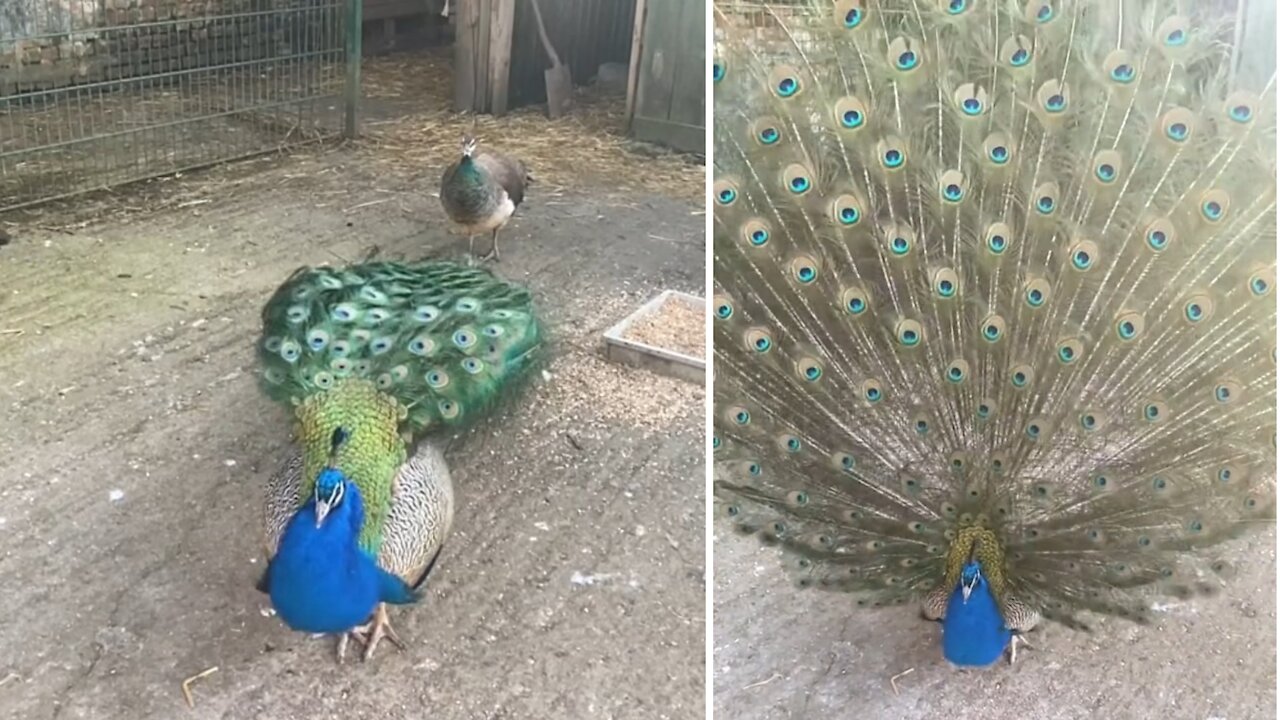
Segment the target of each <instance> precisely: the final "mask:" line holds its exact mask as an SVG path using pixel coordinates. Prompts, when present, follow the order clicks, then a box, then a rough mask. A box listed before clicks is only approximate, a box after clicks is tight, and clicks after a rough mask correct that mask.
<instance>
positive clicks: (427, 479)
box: [258, 262, 542, 660]
mask: <svg viewBox="0 0 1280 720" xmlns="http://www.w3.org/2000/svg"><path fill="white" fill-rule="evenodd" d="M541 343H542V330H541V328H540V325H539V323H538V320H537V317H536V315H535V312H534V308H533V305H532V302H531V299H530V296H529V293H528V291H527V290H525V289H523V288H520V287H517V286H515V285H511V284H509V283H507V282H504V281H502V280H500V279H498V278H496V277H494V276H493V275H492V274H490V273H489V272H487V271H485V270H483V269H480V268H470V267H465V266H461V265H457V264H454V263H447V262H420V263H416V264H403V263H392V262H375V263H366V264H362V265H354V266H350V267H345V268H304V269H302V270H299V271H298V272H296V273H295V274H294V275H293V276H292V277H290V278H289V280H288V281H286V282H285V283H284V284H283V285H282V286H281V287H280V288H279V289H278V290H277V291H276V293H275V295H274V296H273V297H272V298H271V300H270V301H269V302H268V303H267V305H266V307H265V309H264V310H263V333H262V341H261V342H260V344H259V360H260V363H261V366H262V387H263V389H264V391H265V392H266V394H267V395H268V396H270V397H271V398H272V399H274V400H276V401H278V402H280V403H283V404H286V405H288V406H290V407H292V408H293V409H294V414H295V415H296V418H297V430H296V433H297V439H298V442H299V445H300V447H299V448H298V449H297V450H296V451H295V452H294V453H293V454H292V455H291V457H290V458H289V459H288V460H287V462H286V463H285V464H284V465H283V466H282V467H281V469H280V471H279V472H278V473H276V474H275V475H274V476H272V478H271V479H270V481H269V482H268V486H267V493H266V506H265V521H266V547H267V555H268V557H270V558H271V560H270V562H269V564H268V567H267V570H266V571H265V573H264V574H263V577H262V579H261V581H260V583H259V585H258V587H259V589H260V590H262V591H264V592H267V593H269V594H270V596H271V598H272V603H273V605H274V606H275V608H276V610H277V612H278V614H279V615H280V617H281V618H282V619H283V620H284V621H285V623H286V624H287V625H289V626H290V627H292V628H294V629H296V630H301V631H305V632H313V633H332V634H338V635H339V636H340V638H339V644H338V658H339V660H341V659H342V658H343V657H344V656H345V653H346V647H347V642H348V638H349V637H356V638H357V640H359V641H361V642H362V643H363V644H364V646H365V658H366V659H368V658H369V657H371V656H372V654H373V651H374V649H375V648H376V647H377V645H378V642H379V641H380V640H381V639H382V638H383V637H387V638H388V639H390V640H391V641H392V642H394V643H395V644H397V645H400V641H399V639H398V638H397V637H396V635H395V633H394V631H393V630H392V629H391V625H390V622H389V620H388V617H387V611H386V605H385V603H393V604H404V603H410V602H413V601H414V600H415V599H416V596H417V595H416V591H417V590H418V589H419V588H420V587H421V585H422V583H423V582H425V580H426V578H427V575H428V574H429V573H430V571H431V569H432V567H433V566H434V564H435V561H436V558H437V556H438V555H439V552H440V549H441V546H442V545H443V543H444V541H445V538H446V537H447V535H448V533H449V529H450V525H451V523H452V520H453V506H454V498H453V487H452V484H451V482H450V478H449V470H448V466H447V465H446V464H445V461H444V457H443V455H442V453H441V451H440V449H439V448H438V447H437V445H436V444H435V443H434V442H432V439H431V436H433V435H438V434H440V433H441V432H444V431H451V430H456V429H459V428H462V427H464V426H465V425H466V424H467V423H469V422H471V421H474V420H475V419H477V418H478V417H481V416H483V415H484V413H485V412H486V411H487V410H489V409H490V408H492V407H493V406H494V404H495V402H496V401H498V400H499V399H500V398H502V397H504V396H508V395H510V394H511V393H512V391H514V390H515V389H516V388H517V387H518V385H519V384H520V381H521V380H522V379H524V378H526V377H527V376H528V374H529V373H528V371H529V369H530V368H531V366H532V363H533V362H534V360H535V358H536V356H537V351H538V350H539V348H540V347H541ZM424 438H425V439H424ZM414 441H420V442H418V444H417V446H416V447H415V448H412V449H411V443H413V442H414ZM366 620H367V621H368V622H365V621H366Z"/></svg>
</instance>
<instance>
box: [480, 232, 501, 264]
mask: <svg viewBox="0 0 1280 720" xmlns="http://www.w3.org/2000/svg"><path fill="white" fill-rule="evenodd" d="M500 229H501V228H494V229H493V248H492V249H490V250H489V253H488V254H487V255H485V256H484V257H482V258H480V262H484V261H486V260H488V259H489V258H493V260H494V262H502V255H501V254H500V253H499V252H498V230H500Z"/></svg>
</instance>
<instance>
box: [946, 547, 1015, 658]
mask: <svg viewBox="0 0 1280 720" xmlns="http://www.w3.org/2000/svg"><path fill="white" fill-rule="evenodd" d="M974 567H975V570H976V564H975V566H974ZM964 585H965V581H964V580H961V581H960V583H958V584H957V585H956V587H955V589H954V590H953V591H952V592H951V598H950V599H949V600H948V602H947V615H946V618H945V619H944V620H943V621H942V654H943V656H944V657H946V658H947V660H949V661H951V662H953V663H955V664H956V665H962V666H969V667H986V666H988V665H991V664H992V663H994V662H996V661H997V660H999V659H1000V656H1001V655H1003V654H1004V651H1005V648H1007V647H1008V646H1009V641H1010V639H1011V638H1012V637H1013V633H1011V632H1010V631H1009V628H1008V627H1006V626H1005V621H1004V617H1003V616H1002V615H1001V614H1000V605H999V603H997V602H996V598H995V595H994V594H992V592H991V586H990V584H988V583H987V580H986V578H985V577H983V576H982V575H981V574H980V573H979V574H977V577H976V582H975V583H974V586H973V590H972V591H971V592H970V593H969V596H968V597H967V598H966V597H965V594H964Z"/></svg>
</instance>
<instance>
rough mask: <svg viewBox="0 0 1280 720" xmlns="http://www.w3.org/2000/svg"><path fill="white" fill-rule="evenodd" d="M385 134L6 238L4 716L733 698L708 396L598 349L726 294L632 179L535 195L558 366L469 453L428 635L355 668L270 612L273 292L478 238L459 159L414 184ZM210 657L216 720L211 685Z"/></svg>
mask: <svg viewBox="0 0 1280 720" xmlns="http://www.w3.org/2000/svg"><path fill="white" fill-rule="evenodd" d="M376 152H377V150H376V148H375V150H374V151H370V150H369V149H368V148H361V147H356V148H344V149H338V150H330V151H326V152H323V153H316V152H314V151H311V152H309V153H304V154H300V155H298V156H294V157H291V158H269V159H266V160H263V161H259V162H256V163H251V164H250V165H248V166H240V168H239V169H238V170H234V171H226V172H215V173H212V174H209V175H207V176H205V175H202V176H199V177H197V178H191V179H188V180H183V181H169V182H168V183H167V185H166V183H160V184H157V185H156V186H155V187H153V188H151V189H150V190H148V191H147V192H151V193H153V194H155V195H156V196H157V197H158V196H160V195H164V193H165V192H169V191H168V190H163V189H162V188H161V186H162V185H163V186H166V187H168V188H169V189H170V190H173V189H174V188H179V189H180V190H181V192H180V193H178V194H177V196H176V197H170V199H169V200H168V201H165V202H163V203H161V204H163V205H164V206H165V207H166V208H167V209H164V210H159V211H156V210H146V211H138V212H126V213H121V210H122V208H126V207H130V206H133V205H145V204H146V203H147V202H151V201H153V200H155V198H154V197H153V198H152V199H151V200H145V199H138V198H136V197H134V196H133V195H131V194H129V193H122V194H121V195H119V196H118V197H117V198H106V199H105V200H104V199H102V198H99V199H96V200H92V201H91V200H89V199H84V200H82V201H80V202H79V203H78V204H77V205H75V206H62V207H54V208H46V209H44V210H43V211H42V213H41V215H40V216H39V217H38V218H35V220H34V221H26V220H23V221H20V222H19V221H18V219H14V220H13V221H12V222H16V223H17V224H16V225H8V226H6V227H7V228H8V229H9V230H10V231H12V232H13V233H14V235H15V237H16V239H15V240H14V241H13V243H12V244H10V245H8V246H5V247H0V278H3V279H2V280H0V282H2V283H3V286H2V289H0V363H3V368H4V369H3V370H0V407H3V408H4V409H5V412H6V422H5V423H4V430H5V432H3V433H0V477H3V478H4V482H3V483H2V484H0V548H2V550H0V578H3V582H2V583H0V606H3V607H5V608H6V618H5V622H4V623H0V647H3V648H5V653H3V654H2V655H0V717H3V718H23V719H24V720H44V719H52V718H174V717H192V718H235V719H237V720H243V719H246V718H273V719H283V718H335V719H338V718H340V719H341V720H357V719H359V718H369V719H376V720H391V719H394V718H411V717H412V718H418V717H426V716H429V717H436V718H539V717H542V718H551V717H564V718H586V717H591V718H701V717H702V716H703V702H704V700H703V697H704V696H703V693H704V672H703V661H704V632H705V627H704V622H703V618H704V600H703V598H704V592H705V584H706V581H705V578H704V570H705V568H704V562H703V560H704V535H703V520H704V504H703V497H704V493H703V483H704V479H703V478H704V470H703V467H704V465H703V450H704V446H703V442H702V440H701V437H702V433H701V427H702V422H703V412H702V406H703V400H704V394H703V390H702V388H701V387H694V386H692V385H689V384H685V383H681V382H678V381H675V380H667V379H663V378H659V377H656V376H652V375H648V374H647V373H644V372H641V371H638V370H621V369H618V368H616V367H614V366H612V365H609V364H607V363H605V362H604V361H603V360H601V359H600V357H599V343H600V335H601V333H602V332H603V331H604V330H605V329H606V328H607V327H608V326H610V325H612V324H613V323H615V322H616V321H618V320H619V319H621V318H622V317H624V316H625V315H626V314H627V313H629V312H630V311H631V310H632V309H634V308H635V307H638V306H639V305H640V304H642V303H643V302H644V301H645V300H647V299H648V298H650V297H652V296H653V295H654V294H656V293H657V292H659V291H661V290H663V289H666V288H676V289H680V290H684V291H688V292H694V293H698V294H701V288H702V285H703V270H702V268H703V256H704V244H703V231H702V228H703V222H704V216H703V215H702V214H701V213H700V211H699V210H698V209H697V208H695V207H691V206H689V205H688V204H687V203H685V202H682V201H676V200H671V199H667V198H665V197H662V196H658V195H639V194H635V193H631V194H629V195H627V196H626V197H625V198H624V199H616V196H617V195H618V194H616V193H614V194H610V193H608V192H607V190H608V189H609V187H608V183H607V179H600V178H595V179H592V178H584V183H583V187H591V184H592V183H596V185H597V186H598V187H599V191H598V192H594V191H590V190H582V189H577V190H575V189H572V188H564V187H548V186H546V185H544V186H542V187H535V189H534V191H533V192H532V193H531V195H530V196H529V197H528V200H527V204H526V205H525V206H524V207H522V208H521V211H520V213H519V215H518V217H517V220H516V221H515V222H514V223H513V225H512V226H510V227H509V228H508V230H507V231H506V232H505V233H504V241H503V246H502V262H501V263H500V264H498V265H497V266H496V267H497V272H499V274H501V275H503V276H504V277H507V278H509V279H512V280H515V281H518V282H522V283H526V284H528V285H529V286H531V288H532V290H533V292H534V295H535V297H536V298H537V301H538V302H539V303H540V305H541V307H542V308H543V310H544V312H545V316H546V318H547V320H548V323H549V325H550V327H551V329H552V333H553V337H554V343H553V347H552V348H551V352H552V354H553V355H554V357H555V360H554V362H553V363H552V365H551V367H550V373H551V374H550V377H549V379H542V380H539V381H538V382H537V383H535V386H534V387H533V388H532V389H531V390H530V392H529V394H528V395H527V396H526V397H525V398H524V399H523V400H522V402H521V403H519V405H518V406H516V407H515V408H513V409H512V410H511V411H510V412H509V414H507V415H505V416H503V417H498V418H494V419H493V420H492V421H491V422H489V423H487V424H485V425H482V426H481V427H479V428H477V429H476V430H474V431H473V432H471V433H469V434H467V435H466V436H464V437H462V438H460V439H458V440H457V441H456V442H454V443H453V444H452V446H451V447H450V448H449V450H448V452H447V456H448V457H449V459H450V463H451V466H452V468H453V472H454V482H455V485H456V487H457V488H458V491H459V497H460V507H459V510H458V515H457V517H456V519H455V522H454V528H455V531H454V535H453V536H452V538H451V539H450V541H449V542H448V543H447V544H446V546H445V550H444V555H443V556H442V558H441V560H440V563H439V565H438V566H437V568H436V571H435V574H434V575H433V578H432V583H431V585H430V586H429V592H428V597H427V598H426V599H425V601H424V602H422V603H421V604H420V605H419V606H417V607H413V608H409V609H397V610H395V611H393V612H394V616H393V619H394V620H395V622H396V623H397V628H398V630H399V632H400V633H401V635H402V636H403V637H404V638H405V639H406V641H407V642H408V643H409V648H408V650H407V651H406V652H403V653H402V652H397V651H396V650H395V649H394V648H392V647H389V646H388V647H386V648H385V649H380V651H379V656H378V657H376V658H375V659H374V662H373V663H372V664H369V665H361V664H359V663H356V664H349V665H347V666H345V667H339V666H337V665H336V664H335V663H334V660H333V656H332V652H333V645H332V643H331V641H329V640H312V639H309V638H307V637H305V636H302V635H299V634H295V633H291V632H289V631H288V630H286V629H285V628H284V627H283V626H282V624H281V623H280V622H279V621H278V620H277V619H275V618H274V617H267V616H265V615H264V613H263V611H264V609H265V608H266V605H267V603H266V599H265V598H264V597H263V596H262V595H260V594H258V593H257V592H256V591H255V590H254V587H253V584H254V581H255V580H256V579H257V577H258V575H259V573H260V571H261V568H262V561H261V559H260V555H261V540H260V526H259V516H260V493H261V487H262V484H263V482H264V480H265V478H266V476H267V474H268V473H269V472H271V471H272V470H273V469H274V468H275V467H276V465H277V463H278V462H279V461H280V460H281V458H283V457H284V453H285V448H286V443H287V442H288V439H289V422H288V419H287V417H288V416H287V414H286V412H285V411H284V410H283V409H281V408H278V407H276V406H275V405H273V404H271V403H270V402H269V401H267V400H265V399H264V398H263V397H261V396H260V395H259V392H258V390H257V388H256V386H255V382H254V378H253V374H252V373H253V368H254V360H253V355H252V352H253V345H254V342H255V339H256V336H257V332H258V329H259V318H258V313H259V311H260V308H261V305H262V303H263V302H264V301H265V300H266V298H267V297H268V295H269V294H270V292H271V291H272V290H273V289H274V287H275V286H276V285H277V284H278V283H280V282H282V281H283V280H284V279H285V278H286V277H287V276H288V275H289V273H290V272H291V271H293V270H294V269H295V268H297V267H298V266H300V265H302V264H316V263H324V262H342V261H343V260H358V259H361V258H363V257H365V256H366V255H367V254H368V253H370V252H371V251H375V250H376V251H377V252H379V253H380V255H379V256H380V257H383V258H388V257H389V258H396V257H405V258H414V257H419V256H421V255H424V254H426V253H428V252H435V251H443V252H445V253H446V254H457V253H460V252H465V243H466V241H465V239H459V238H452V237H448V236H446V235H445V233H444V231H443V230H442V227H443V225H442V221H443V217H442V212H441V210H440V206H439V202H438V200H437V199H436V198H435V196H434V193H435V190H436V185H435V182H436V180H435V178H438V177H439V174H438V173H439V168H423V169H422V173H421V175H422V176H423V177H425V178H427V179H425V180H417V181H410V180H409V179H406V178H405V177H401V176H397V175H394V174H391V173H387V172H384V171H383V170H382V169H381V168H380V167H379V166H378V165H376V164H372V163H371V160H370V158H371V155H372V154H374V153H376ZM264 168H265V170H263V169H264ZM255 171H259V172H255ZM192 187H195V188H198V189H197V190H195V191H193V190H191V188H192ZM175 192H176V191H175ZM169 194H170V195H171V196H172V195H173V193H172V192H170V193H169ZM184 197H185V198H190V199H185V200H180V198H184ZM606 198H615V199H606ZM101 218H106V219H105V220H104V219H101ZM5 220H9V218H5ZM33 224H34V226H33ZM55 227H56V228H58V229H57V230H52V229H49V228H55ZM42 228H43V229H42ZM482 249H487V245H486V246H485V247H484V248H482ZM211 667H217V668H218V670H217V672H215V673H213V674H211V675H209V676H207V677H205V678H203V679H201V680H199V681H197V682H195V683H194V684H193V692H194V696H195V710H194V711H189V710H188V709H187V708H186V706H185V702H184V700H183V696H182V692H181V688H180V685H181V683H182V681H183V679H184V678H186V677H188V676H192V675H195V674H197V673H200V672H201V671H203V670H206V669H207V668H211Z"/></svg>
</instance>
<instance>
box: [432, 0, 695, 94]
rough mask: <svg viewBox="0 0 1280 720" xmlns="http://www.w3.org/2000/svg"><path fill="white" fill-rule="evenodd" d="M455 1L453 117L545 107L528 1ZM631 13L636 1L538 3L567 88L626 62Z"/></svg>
mask: <svg viewBox="0 0 1280 720" xmlns="http://www.w3.org/2000/svg"><path fill="white" fill-rule="evenodd" d="M457 1H458V5H457V30H456V38H457V47H456V49H455V65H454V68H455V69H454V73H455V81H454V106H455V109H457V110H470V111H473V112H492V113H495V114H499V115H501V114H502V113H504V112H506V111H507V110H510V109H514V108H517V107H521V106H524V105H533V104H537V103H542V102H545V101H546V99H547V94H546V80H545V78H544V76H543V74H542V73H543V71H544V70H546V69H547V68H549V67H551V61H550V59H548V58H547V54H546V52H545V51H544V50H543V48H542V41H541V40H540V39H539V37H538V24H537V20H536V19H535V16H534V13H533V6H532V5H531V4H530V2H529V0H457ZM690 1H692V2H699V3H700V2H702V0H690ZM635 6H636V0H608V1H607V2H605V1H602V0H538V7H539V8H541V10H542V14H543V20H544V21H545V22H546V24H547V34H548V35H549V36H550V38H551V42H552V44H553V45H555V48H556V52H557V53H558V54H559V55H560V61H561V62H563V63H564V64H565V65H568V66H569V69H570V72H571V73H572V75H573V82H574V84H575V85H583V84H585V83H586V82H587V81H588V80H590V79H591V78H592V77H594V76H595V74H596V70H597V69H598V68H599V66H600V65H601V64H602V63H606V62H617V63H624V64H625V63H627V62H628V61H629V60H630V57H631V29H632V20H633V18H634V16H635ZM504 47H505V48H509V53H505V57H504V53H503V52H502V49H503V48H504ZM504 86H505V92H504Z"/></svg>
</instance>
